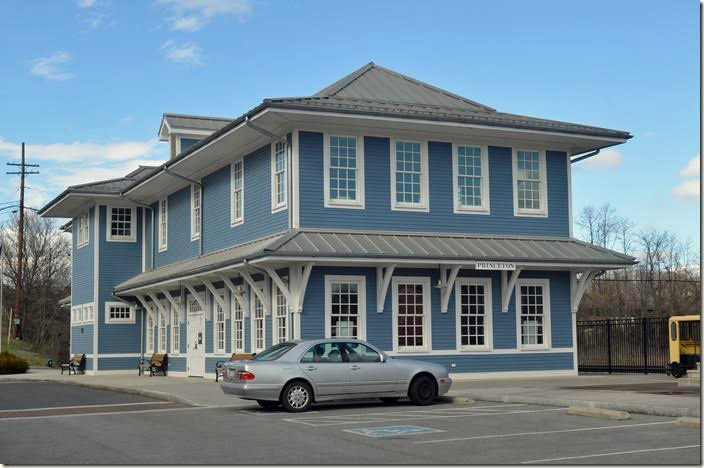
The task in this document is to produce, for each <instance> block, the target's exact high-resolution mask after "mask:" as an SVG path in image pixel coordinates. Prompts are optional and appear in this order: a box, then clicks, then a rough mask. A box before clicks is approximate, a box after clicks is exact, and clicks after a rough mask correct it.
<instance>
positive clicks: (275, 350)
mask: <svg viewBox="0 0 704 468" xmlns="http://www.w3.org/2000/svg"><path fill="white" fill-rule="evenodd" d="M295 346H296V343H279V344H277V345H274V346H272V347H271V348H267V349H265V350H264V351H262V352H261V353H257V355H256V356H254V357H253V358H252V361H274V360H276V359H278V358H280V357H281V356H283V355H284V354H286V353H287V352H289V351H290V350H291V349H292V348H294V347H295Z"/></svg>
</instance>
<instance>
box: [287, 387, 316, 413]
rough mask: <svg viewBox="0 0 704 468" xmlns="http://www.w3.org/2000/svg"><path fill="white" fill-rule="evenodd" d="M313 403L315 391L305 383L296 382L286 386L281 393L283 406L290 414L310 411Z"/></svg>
mask: <svg viewBox="0 0 704 468" xmlns="http://www.w3.org/2000/svg"><path fill="white" fill-rule="evenodd" d="M312 403H313V390H312V389H311V388H310V385H308V384H307V383H305V382H301V381H294V382H290V383H288V384H286V386H285V387H284V391H283V392H281V405H282V406H283V407H284V409H285V410H286V411H288V412H290V413H300V412H302V411H306V410H308V408H310V405H311V404H312Z"/></svg>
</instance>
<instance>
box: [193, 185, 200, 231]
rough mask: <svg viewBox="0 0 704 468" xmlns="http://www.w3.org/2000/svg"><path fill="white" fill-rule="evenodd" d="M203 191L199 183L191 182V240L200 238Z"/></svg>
mask: <svg viewBox="0 0 704 468" xmlns="http://www.w3.org/2000/svg"><path fill="white" fill-rule="evenodd" d="M201 219H202V192H201V187H200V185H199V184H191V240H196V239H198V238H200V225H201Z"/></svg>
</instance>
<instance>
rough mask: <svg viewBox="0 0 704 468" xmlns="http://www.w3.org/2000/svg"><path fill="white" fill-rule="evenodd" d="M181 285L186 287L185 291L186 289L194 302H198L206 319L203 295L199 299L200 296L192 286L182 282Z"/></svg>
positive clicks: (206, 312)
mask: <svg viewBox="0 0 704 468" xmlns="http://www.w3.org/2000/svg"><path fill="white" fill-rule="evenodd" d="M183 285H184V286H185V287H186V289H188V292H190V293H191V295H192V296H193V298H194V299H195V300H196V301H198V304H200V308H201V310H202V311H203V313H204V314H206V317H207V316H208V307H207V306H206V302H205V295H203V297H201V296H200V294H198V293H197V292H196V289H195V288H194V287H193V285H191V284H190V283H186V282H184V283H183Z"/></svg>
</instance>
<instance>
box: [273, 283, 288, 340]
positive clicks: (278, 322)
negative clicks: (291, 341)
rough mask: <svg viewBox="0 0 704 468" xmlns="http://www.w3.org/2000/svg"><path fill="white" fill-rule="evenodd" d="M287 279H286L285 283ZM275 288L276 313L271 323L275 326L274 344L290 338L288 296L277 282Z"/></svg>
mask: <svg viewBox="0 0 704 468" xmlns="http://www.w3.org/2000/svg"><path fill="white" fill-rule="evenodd" d="M285 282H286V280H284V283H285ZM272 288H273V291H272V292H273V299H274V313H273V314H272V319H271V323H272V326H273V329H272V337H273V343H272V345H275V344H278V343H283V342H284V341H286V340H287V339H288V335H289V333H288V327H289V319H288V303H287V302H286V296H284V293H283V292H282V291H281V289H280V288H279V287H278V286H276V285H275V284H274V285H272Z"/></svg>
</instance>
